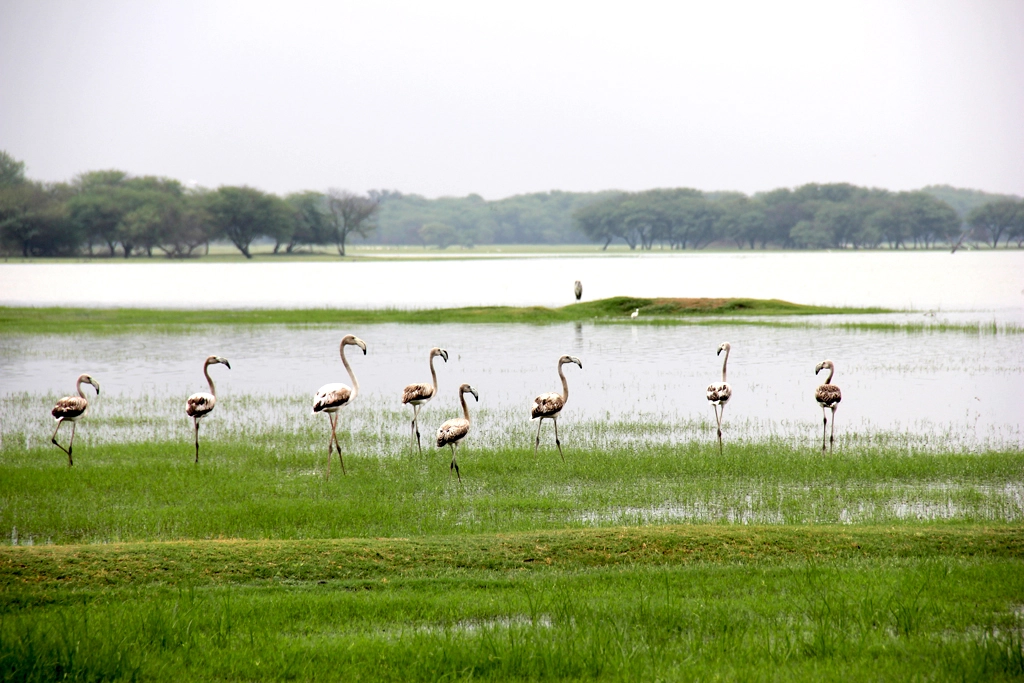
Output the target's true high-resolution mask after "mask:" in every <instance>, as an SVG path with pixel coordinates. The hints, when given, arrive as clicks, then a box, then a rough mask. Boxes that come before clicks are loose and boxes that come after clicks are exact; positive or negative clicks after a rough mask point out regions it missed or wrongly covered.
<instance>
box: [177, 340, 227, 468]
mask: <svg viewBox="0 0 1024 683" xmlns="http://www.w3.org/2000/svg"><path fill="white" fill-rule="evenodd" d="M218 363H220V364H222V365H226V366H228V370H230V369H231V363H229V362H228V359H227V358H221V357H220V356H210V357H209V358H207V359H206V361H205V362H204V363H203V374H204V375H206V381H207V383H208V384H209V385H210V393H208V394H207V393H206V392H199V393H198V394H192V395H191V396H189V397H188V398H187V399H186V400H185V414H186V415H188V416H189V417H191V418H192V423H193V424H194V425H195V428H196V464H197V465H198V464H199V421H200V420H201V419H203V418H204V417H206V416H207V415H209V414H210V413H212V412H213V409H214V408H215V407H216V406H217V390H216V388H215V387H214V386H213V380H212V379H211V378H210V366H211V365H216V364H218Z"/></svg>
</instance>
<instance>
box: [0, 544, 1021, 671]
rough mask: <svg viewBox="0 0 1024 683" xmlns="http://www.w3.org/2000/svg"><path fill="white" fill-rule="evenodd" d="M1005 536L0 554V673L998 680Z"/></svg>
mask: <svg viewBox="0 0 1024 683" xmlns="http://www.w3.org/2000/svg"><path fill="white" fill-rule="evenodd" d="M1020 538H1021V534H1020V529H1019V528H1013V529H990V528H984V527H971V528H959V529H949V528H945V527H942V526H939V527H926V528H923V529H915V530H913V531H901V530H892V529H879V528H859V529H853V530H849V529H836V528H795V529H793V528H787V529H765V528H746V529H729V530H725V529H715V528H712V529H708V528H700V527H698V528H694V527H653V528H644V529H617V530H604V531H574V532H560V533H553V534H527V535H512V536H505V535H501V536H463V537H461V538H459V539H451V538H440V539H437V538H435V539H429V538H428V539H412V540H398V539H388V540H359V541H334V542H323V541H292V542H284V543H267V542H188V543H174V544H137V545H124V546H122V545H110V546H99V547H97V546H86V547H83V546H74V547H61V548H6V549H2V550H0V585H2V586H3V590H2V591H0V610H2V618H0V661H2V662H3V664H4V668H3V674H2V675H3V676H4V678H5V680H54V679H65V678H66V679H71V680H129V679H144V680H181V679H187V678H196V677H201V678H204V679H220V680H255V679H282V678H289V679H298V680H396V681H398V680H400V681H408V680H469V679H484V680H510V679H514V680H657V679H660V680H696V679H703V678H709V677H715V678H720V679H726V680H730V679H738V680H750V679H763V680H845V681H849V680H860V679H872V680H878V679H888V680H900V679H902V680H907V679H912V678H919V677H924V678H925V679H928V680H981V679H985V680H1012V679H1015V678H1017V677H1020V676H1021V675H1024V655H1022V651H1021V635H1020V633H1021V631H1020V629H1021V617H1020V612H1019V606H1020V603H1021V600H1022V598H1024V572H1022V571H1021V569H1022V567H1021V548H1020Z"/></svg>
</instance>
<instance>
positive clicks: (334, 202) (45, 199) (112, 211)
mask: <svg viewBox="0 0 1024 683" xmlns="http://www.w3.org/2000/svg"><path fill="white" fill-rule="evenodd" d="M353 238H359V239H360V240H362V241H363V242H365V243H370V244H385V245H420V246H423V247H437V248H442V249H443V248H446V247H448V246H452V245H462V246H464V247H472V246H474V245H477V244H582V243H587V242H596V243H598V244H601V245H602V246H603V247H604V248H607V247H608V246H609V245H610V244H612V243H615V242H618V241H620V240H621V241H622V242H623V243H625V244H626V245H628V246H629V247H630V248H631V249H653V248H655V246H658V247H659V248H669V249H701V248H704V247H707V246H708V245H711V244H718V245H722V244H725V245H733V246H735V247H738V248H751V249H754V248H767V247H769V246H770V247H773V248H784V249H798V248H836V249H851V248H852V249H872V248H878V247H881V246H887V247H889V248H893V249H899V248H929V247H934V246H935V245H938V244H961V243H964V242H973V243H984V244H988V245H990V246H993V247H995V246H999V245H1000V244H1003V245H1005V246H1010V244H1011V242H1012V243H1014V244H1015V245H1016V246H1017V247H1021V246H1022V245H1024V202H1022V201H1021V200H1019V199H1018V198H1016V197H1009V196H1001V195H992V194H987V193H984V192H979V191H975V190H961V189H957V188H951V187H948V186H932V187H928V188H924V189H923V190H920V191H916V192H888V191H886V190H878V189H868V188H861V187H857V186H854V185H849V184H828V185H819V184H809V185H804V186H802V187H799V188H796V189H786V188H783V189H778V190H773V191H771V192H766V193H761V194H755V195H753V196H747V195H744V194H742V193H738V192H702V191H699V190H694V189H686V188H676V189H659V190H648V191H644V192H615V191H607V192H596V193H584V192H558V191H555V192H540V193H532V194H525V195H517V196H514V197H508V198H506V199H501V200H495V201H488V200H485V199H483V198H482V197H480V196H479V195H469V196H468V197H461V198H455V197H443V198H439V199H427V198H425V197H421V196H419V195H415V194H402V193H400V192H396V191H386V190H377V191H370V192H368V193H366V194H365V195H364V194H358V193H353V192H348V191H345V190H337V189H331V190H327V191H326V192H318V191H306V192H296V193H292V194H289V195H286V196H284V197H279V196H277V195H274V194H271V193H267V192H262V191H260V190H257V189H255V188H251V187H244V186H243V187H233V186H222V187H219V188H217V189H215V190H209V189H203V188H187V187H185V186H184V185H183V184H182V183H180V182H179V181H177V180H173V179H168V178H159V177H154V176H131V175H129V174H128V173H126V172H124V171H117V170H110V171H90V172H86V173H82V174H80V175H78V176H76V177H75V178H74V179H73V180H71V181H70V182H66V183H43V182H39V181H35V180H30V179H28V178H26V177H25V173H24V163H23V162H20V161H17V160H16V159H14V158H13V157H11V156H10V155H9V154H7V153H6V152H3V151H0V250H2V251H3V252H4V253H5V254H10V255H20V256H25V257H29V256H72V255H83V254H88V255H94V256H109V257H114V256H119V257H124V258H128V257H131V256H154V255H165V256H168V257H171V258H185V257H189V256H195V255H198V254H200V253H204V252H205V251H208V249H209V244H210V242H211V241H217V240H226V241H228V242H230V243H231V244H233V245H234V246H235V247H236V248H237V249H238V250H239V251H240V252H241V253H242V254H244V255H245V256H246V257H248V258H251V248H252V245H253V243H254V242H256V241H267V240H269V241H270V242H272V243H273V245H274V247H273V249H274V252H275V253H296V252H298V251H302V250H309V249H312V248H314V247H316V248H320V247H327V248H330V249H332V250H336V251H337V253H338V254H339V255H341V256H344V255H345V249H346V245H347V244H348V243H349V242H350V241H351V240H352V239H353Z"/></svg>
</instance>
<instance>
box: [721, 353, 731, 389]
mask: <svg viewBox="0 0 1024 683" xmlns="http://www.w3.org/2000/svg"><path fill="white" fill-rule="evenodd" d="M729 351H731V349H726V350H725V358H723V359H722V382H723V383H724V382H725V365H726V363H728V362H729Z"/></svg>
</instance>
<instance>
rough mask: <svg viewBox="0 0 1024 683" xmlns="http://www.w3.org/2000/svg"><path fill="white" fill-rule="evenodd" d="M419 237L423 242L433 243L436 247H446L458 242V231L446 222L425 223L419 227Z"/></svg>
mask: <svg viewBox="0 0 1024 683" xmlns="http://www.w3.org/2000/svg"><path fill="white" fill-rule="evenodd" d="M420 239H422V240H423V243H424V244H434V245H437V248H438V249H447V248H448V247H450V246H452V245H453V244H456V243H458V241H459V233H458V232H456V230H455V228H453V227H452V226H450V225H448V224H446V223H427V224H426V225H424V226H423V227H422V228H420Z"/></svg>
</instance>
